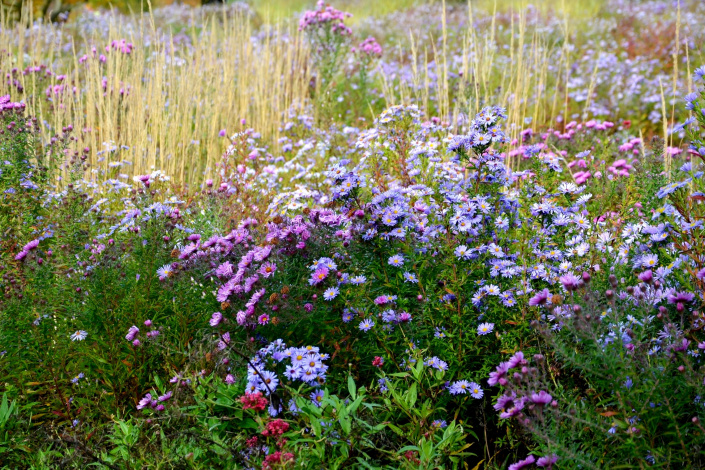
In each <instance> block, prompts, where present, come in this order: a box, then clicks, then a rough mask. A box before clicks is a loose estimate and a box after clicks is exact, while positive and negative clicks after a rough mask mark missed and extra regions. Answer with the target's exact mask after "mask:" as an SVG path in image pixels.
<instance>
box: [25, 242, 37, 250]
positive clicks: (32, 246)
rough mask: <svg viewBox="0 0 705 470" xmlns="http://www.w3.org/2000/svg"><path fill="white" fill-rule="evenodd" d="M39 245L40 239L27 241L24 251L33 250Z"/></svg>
mask: <svg viewBox="0 0 705 470" xmlns="http://www.w3.org/2000/svg"><path fill="white" fill-rule="evenodd" d="M38 246H39V240H32V241H31V242H29V243H27V244H26V245H25V246H24V247H23V248H22V251H32V250H34V249H35V248H36V247H38Z"/></svg>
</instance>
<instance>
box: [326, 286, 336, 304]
mask: <svg viewBox="0 0 705 470" xmlns="http://www.w3.org/2000/svg"><path fill="white" fill-rule="evenodd" d="M338 294H340V290H339V289H338V288H337V287H331V288H329V289H326V291H325V292H323V299H324V300H328V301H330V300H333V299H335V298H336V297H338Z"/></svg>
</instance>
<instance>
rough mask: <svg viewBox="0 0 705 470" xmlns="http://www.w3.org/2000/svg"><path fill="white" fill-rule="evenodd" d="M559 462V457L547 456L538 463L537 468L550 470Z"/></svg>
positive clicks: (554, 455)
mask: <svg viewBox="0 0 705 470" xmlns="http://www.w3.org/2000/svg"><path fill="white" fill-rule="evenodd" d="M557 461H558V456H557V455H556V454H553V455H545V456H543V457H541V458H539V459H538V460H537V461H536V466H537V467H545V468H547V469H549V470H550V469H552V468H553V465H555V463H556V462H557Z"/></svg>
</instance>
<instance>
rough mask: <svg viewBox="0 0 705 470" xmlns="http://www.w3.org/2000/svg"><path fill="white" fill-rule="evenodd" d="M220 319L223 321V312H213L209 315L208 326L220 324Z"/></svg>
mask: <svg viewBox="0 0 705 470" xmlns="http://www.w3.org/2000/svg"><path fill="white" fill-rule="evenodd" d="M222 321H223V314H222V313H220V312H215V313H213V315H211V319H210V321H209V322H208V323H209V324H210V326H214V327H215V326H218V325H220V322H222Z"/></svg>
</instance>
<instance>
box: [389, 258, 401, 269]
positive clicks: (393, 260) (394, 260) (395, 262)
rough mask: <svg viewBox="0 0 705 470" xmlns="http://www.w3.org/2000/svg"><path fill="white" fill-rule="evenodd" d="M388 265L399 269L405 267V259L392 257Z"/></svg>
mask: <svg viewBox="0 0 705 470" xmlns="http://www.w3.org/2000/svg"><path fill="white" fill-rule="evenodd" d="M388 263H389V264H390V265H391V266H394V267H395V268H398V267H399V266H403V265H404V257H403V256H402V255H394V256H390V257H389V260H388Z"/></svg>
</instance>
